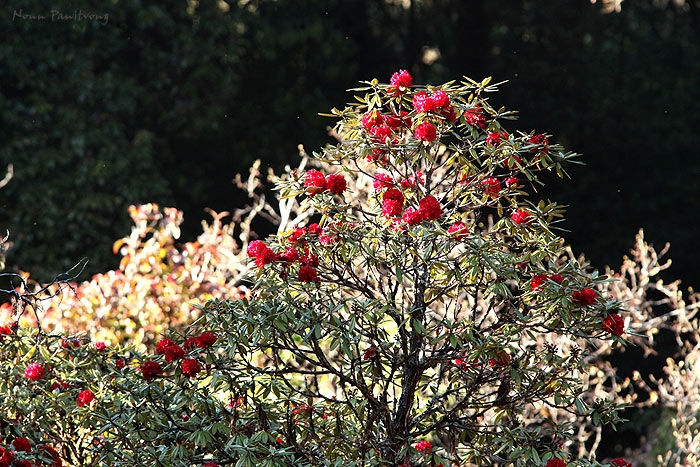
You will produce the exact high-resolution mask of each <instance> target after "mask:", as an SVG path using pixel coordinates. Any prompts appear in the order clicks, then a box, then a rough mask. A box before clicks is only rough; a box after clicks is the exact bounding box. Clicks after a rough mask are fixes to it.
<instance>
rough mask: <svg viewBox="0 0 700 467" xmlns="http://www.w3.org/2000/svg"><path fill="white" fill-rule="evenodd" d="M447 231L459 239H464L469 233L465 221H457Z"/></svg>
mask: <svg viewBox="0 0 700 467" xmlns="http://www.w3.org/2000/svg"><path fill="white" fill-rule="evenodd" d="M447 233H448V234H450V235H452V236H453V237H454V238H456V239H457V240H462V239H463V238H466V237H467V235H468V234H469V229H468V228H467V225H466V224H465V223H464V222H455V223H454V224H452V225H451V226H450V228H449V229H447Z"/></svg>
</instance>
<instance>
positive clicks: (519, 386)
mask: <svg viewBox="0 0 700 467" xmlns="http://www.w3.org/2000/svg"><path fill="white" fill-rule="evenodd" d="M403 76H404V77H403V78H401V80H402V81H401V82H402V83H403V84H399V83H398V80H399V78H397V82H395V83H392V84H389V85H382V84H379V83H378V82H376V81H374V82H371V83H367V86H366V87H363V88H360V89H357V90H356V92H359V93H360V95H359V96H358V99H357V101H356V103H354V104H351V105H349V106H348V107H346V108H345V109H343V110H334V111H333V115H334V116H335V117H337V118H338V119H339V122H338V124H337V126H336V128H335V130H336V132H337V133H338V135H340V137H341V141H340V143H339V144H338V145H336V146H328V147H326V148H324V150H323V151H322V152H320V153H318V154H316V155H315V157H316V158H317V159H318V160H319V161H321V162H323V163H321V164H319V165H318V166H317V167H316V168H309V169H308V170H305V171H301V172H300V171H295V172H292V173H290V174H289V176H287V177H282V178H280V179H279V180H278V184H277V188H278V190H279V192H280V195H281V199H282V200H292V201H295V202H298V203H299V207H298V211H299V212H300V213H301V214H302V215H300V216H299V218H301V219H307V223H299V224H296V225H290V224H286V225H285V224H283V226H282V229H281V230H280V232H279V233H278V234H277V235H274V236H272V237H270V238H268V239H266V240H259V241H257V242H251V243H250V244H249V247H248V248H247V252H248V254H249V256H250V262H251V264H253V265H254V267H255V268H256V273H255V275H254V277H253V278H252V280H254V282H255V284H254V287H253V288H252V293H251V296H250V298H244V299H237V300H236V299H232V300H227V301H211V302H209V303H208V304H207V305H206V306H205V307H204V308H203V312H204V315H203V316H202V318H201V319H199V320H198V321H197V322H196V323H195V324H194V325H193V326H192V327H191V329H189V330H188V331H187V332H188V333H189V332H193V330H199V331H202V332H205V331H206V332H211V333H213V334H215V335H216V338H217V339H216V341H215V342H214V343H213V344H212V346H211V347H209V348H207V349H205V350H204V351H202V350H201V349H197V348H196V347H194V346H188V345H187V344H186V342H187V341H188V339H191V336H190V335H187V334H185V335H181V336H172V337H168V339H169V341H165V342H163V344H162V345H158V346H156V349H155V350H154V352H153V355H152V356H150V357H149V358H148V360H147V361H145V362H143V363H142V364H141V365H140V367H139V371H140V376H141V378H142V379H143V381H141V383H140V384H139V383H138V382H135V381H134V380H133V379H128V380H125V382H124V385H123V386H121V387H120V388H119V391H120V392H122V393H123V394H128V395H129V397H130V398H131V399H130V400H131V402H130V404H133V405H134V407H135V406H136V405H137V404H138V399H139V397H137V396H134V395H135V394H140V395H141V397H142V398H143V399H146V400H147V401H148V402H145V403H143V406H140V407H143V409H146V407H150V409H148V410H150V413H151V414H153V412H154V411H155V415H152V417H151V418H150V419H148V420H146V419H144V420H143V421H140V423H142V424H143V425H142V428H143V430H142V432H144V433H148V435H144V437H140V438H139V437H134V436H131V437H130V436H128V435H125V434H122V433H121V431H123V430H124V428H123V427H124V426H125V425H126V423H127V421H128V415H127V414H126V413H124V414H123V415H121V418H122V421H121V422H118V423H114V424H111V425H109V424H108V425H109V426H108V428H106V429H105V434H108V435H109V436H107V438H108V439H109V440H110V443H111V447H110V449H111V450H112V451H111V452H115V451H116V452H122V453H135V452H139V451H140V450H141V451H142V454H143V450H144V449H147V448H148V446H151V445H158V446H161V449H162V450H163V451H162V452H166V451H167V452H169V453H170V454H171V455H173V456H175V458H176V459H183V460H184V459H189V461H190V462H196V461H197V460H199V459H201V460H202V461H203V460H204V459H206V458H207V457H206V456H211V459H212V462H216V463H217V464H219V465H226V464H231V463H237V464H239V465H340V464H349V465H453V464H456V465H493V464H494V463H500V464H507V465H545V464H546V463H547V462H548V461H550V460H552V459H555V458H556V459H561V460H562V462H566V464H567V465H597V464H596V462H595V461H594V460H593V459H591V458H586V457H581V456H579V453H578V451H577V449H576V448H577V446H578V445H577V443H584V442H585V439H583V440H581V439H580V437H578V433H574V431H573V429H574V426H586V424H598V425H600V424H607V423H614V422H615V421H616V420H617V412H616V410H617V408H618V407H617V404H616V402H615V401H614V396H615V394H614V393H613V394H611V395H610V397H609V398H607V399H606V398H601V399H598V400H595V401H591V400H590V399H589V397H588V390H589V388H588V387H587V385H586V384H585V382H584V381H583V380H582V378H581V375H583V374H587V373H588V371H589V365H588V363H587V357H588V355H587V352H588V349H589V348H590V346H589V343H590V342H592V341H601V342H610V343H617V344H619V343H621V342H622V340H621V339H622V336H624V333H622V336H620V335H618V332H617V330H618V329H619V325H618V324H617V321H616V319H615V318H608V317H610V316H618V315H624V313H625V311H624V310H622V309H621V308H620V304H619V303H618V302H617V301H616V300H614V299H611V298H610V297H607V296H606V294H605V293H604V292H605V289H606V287H607V284H608V278H606V277H605V276H600V275H598V274H597V273H596V272H595V271H592V270H589V269H588V268H587V267H586V265H585V264H583V263H580V262H578V261H577V260H576V259H574V258H570V257H568V256H567V255H566V252H565V250H564V249H563V247H562V240H561V238H560V237H559V236H558V235H556V233H555V232H556V228H555V222H556V221H557V220H558V219H559V218H560V217H561V215H562V210H561V208H560V207H559V206H557V205H556V204H555V203H552V202H548V201H545V200H541V201H534V202H533V201H530V198H529V194H530V193H533V192H534V191H535V190H534V187H535V186H536V185H537V184H539V183H541V182H540V180H539V178H538V174H539V173H540V172H541V171H553V172H555V173H557V174H559V175H562V176H563V175H565V171H564V166H565V164H566V163H567V162H569V161H571V160H574V159H575V158H576V155H575V154H573V153H570V152H565V151H563V150H562V148H560V147H559V146H558V145H556V144H553V143H552V142H550V141H549V138H548V137H547V138H545V137H538V138H533V136H536V135H535V134H534V133H527V132H520V131H517V130H516V129H513V128H510V123H511V121H510V120H511V119H512V117H513V114H512V113H510V112H507V111H505V110H504V109H494V108H492V107H491V105H490V103H489V100H488V99H487V96H488V94H489V93H491V92H493V91H495V90H496V87H495V86H493V85H491V84H490V83H489V81H488V80H485V81H484V82H481V83H478V82H473V81H470V80H466V81H464V82H461V83H458V84H455V83H449V84H446V85H443V86H439V87H427V88H425V87H418V86H416V85H415V84H414V83H412V81H411V83H410V84H409V85H406V84H407V83H408V80H406V79H405V75H403ZM387 122H392V124H389V123H387ZM426 124H429V125H430V127H428V126H427V125H426ZM505 126H508V128H507V131H505V128H504V127H505ZM429 128H434V129H435V135H434V137H433V133H432V130H431V129H429ZM417 130H418V131H417ZM494 132H497V133H498V134H500V135H502V137H500V138H499V139H498V141H496V140H495V139H494V138H493V137H492V138H491V139H490V140H489V142H487V141H486V139H487V138H488V137H489V134H490V133H494ZM545 149H546V150H545ZM331 174H334V175H337V176H342V177H343V180H342V181H341V180H340V178H338V177H337V176H333V177H332V176H331ZM510 178H518V179H519V180H520V182H519V183H518V184H513V183H511V184H508V183H505V180H507V179H510ZM403 180H407V181H408V180H414V182H413V183H402V181H403ZM329 181H332V183H331V184H330V185H331V186H337V187H339V188H337V189H336V188H329ZM501 182H503V183H501ZM368 186H373V187H374V189H373V190H371V191H366V192H364V195H360V196H355V195H353V193H354V192H356V191H360V190H364V189H363V188H362V187H368ZM340 187H342V189H340ZM496 187H498V189H496ZM606 319H608V321H607V322H606V321H605V320H606ZM611 320H615V321H614V322H611ZM610 330H614V332H612V333H611V332H609V331H610ZM199 331H198V332H199ZM562 339H566V340H567V342H568V345H566V346H560V345H559V343H560V341H561V340H562ZM176 345H177V346H180V347H181V348H182V349H183V350H184V349H185V348H187V347H189V349H190V350H188V351H187V352H194V353H192V354H190V353H187V354H186V355H183V356H182V358H177V359H173V360H172V361H168V358H167V355H168V349H169V348H171V346H176ZM160 347H162V348H160ZM177 354H178V355H179V354H180V352H179V351H178V352H177ZM191 360H195V362H196V363H197V365H192V366H190V364H187V365H185V362H188V361H191ZM144 386H145V387H144ZM183 391H184V392H185V393H186V394H188V395H189V397H186V398H185V397H182V396H178V394H182V392H183ZM166 401H168V402H167V403H166ZM176 401H181V402H176ZM96 407H97V410H99V408H100V407H101V406H100V404H96ZM560 412H564V413H566V414H570V415H571V418H569V417H564V416H561V417H560V416H558V414H559V413H560ZM547 413H549V414H552V415H550V416H541V415H540V416H530V415H531V414H547ZM178 414H179V417H180V418H178ZM524 414H528V418H527V419H526V418H525V417H524V416H523V415H524ZM183 417H184V418H183ZM106 418H107V417H106ZM185 419H186V421H184V420H185ZM193 420H196V423H197V424H198V426H199V427H200V428H199V429H195V428H187V429H186V428H185V427H192V426H193V425H192V423H193ZM577 420H578V421H579V422H578V423H579V425H575V423H577ZM582 420H583V421H582ZM120 426H122V428H120ZM166 427H170V428H169V429H166ZM189 430H193V431H189ZM165 446H168V448H167V449H166V448H165ZM147 454H148V455H149V456H154V457H155V456H158V455H160V454H158V453H157V452H156V451H155V450H154V451H152V452H151V451H148V452H147Z"/></svg>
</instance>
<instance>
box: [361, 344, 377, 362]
mask: <svg viewBox="0 0 700 467" xmlns="http://www.w3.org/2000/svg"><path fill="white" fill-rule="evenodd" d="M375 355H377V346H376V345H371V346H369V348H368V349H367V350H365V352H364V353H363V354H362V360H365V361H366V360H369V359H370V358H372V357H374V356H375Z"/></svg>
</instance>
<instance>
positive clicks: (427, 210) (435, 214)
mask: <svg viewBox="0 0 700 467" xmlns="http://www.w3.org/2000/svg"><path fill="white" fill-rule="evenodd" d="M418 205H419V208H418V209H419V211H421V212H422V213H423V218H424V219H425V220H427V221H433V220H437V219H440V217H441V216H442V207H441V206H440V202H439V201H438V200H437V199H435V197H434V196H426V197H425V198H423V199H422V200H420V202H419V203H418Z"/></svg>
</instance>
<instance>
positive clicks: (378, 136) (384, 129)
mask: <svg viewBox="0 0 700 467" xmlns="http://www.w3.org/2000/svg"><path fill="white" fill-rule="evenodd" d="M392 133H393V131H392V129H391V128H390V127H389V126H388V125H377V126H373V127H372V129H371V130H369V134H370V135H371V136H372V137H373V138H374V139H375V141H377V142H378V143H381V144H388V143H387V140H388V139H389V138H391V134H392Z"/></svg>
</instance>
